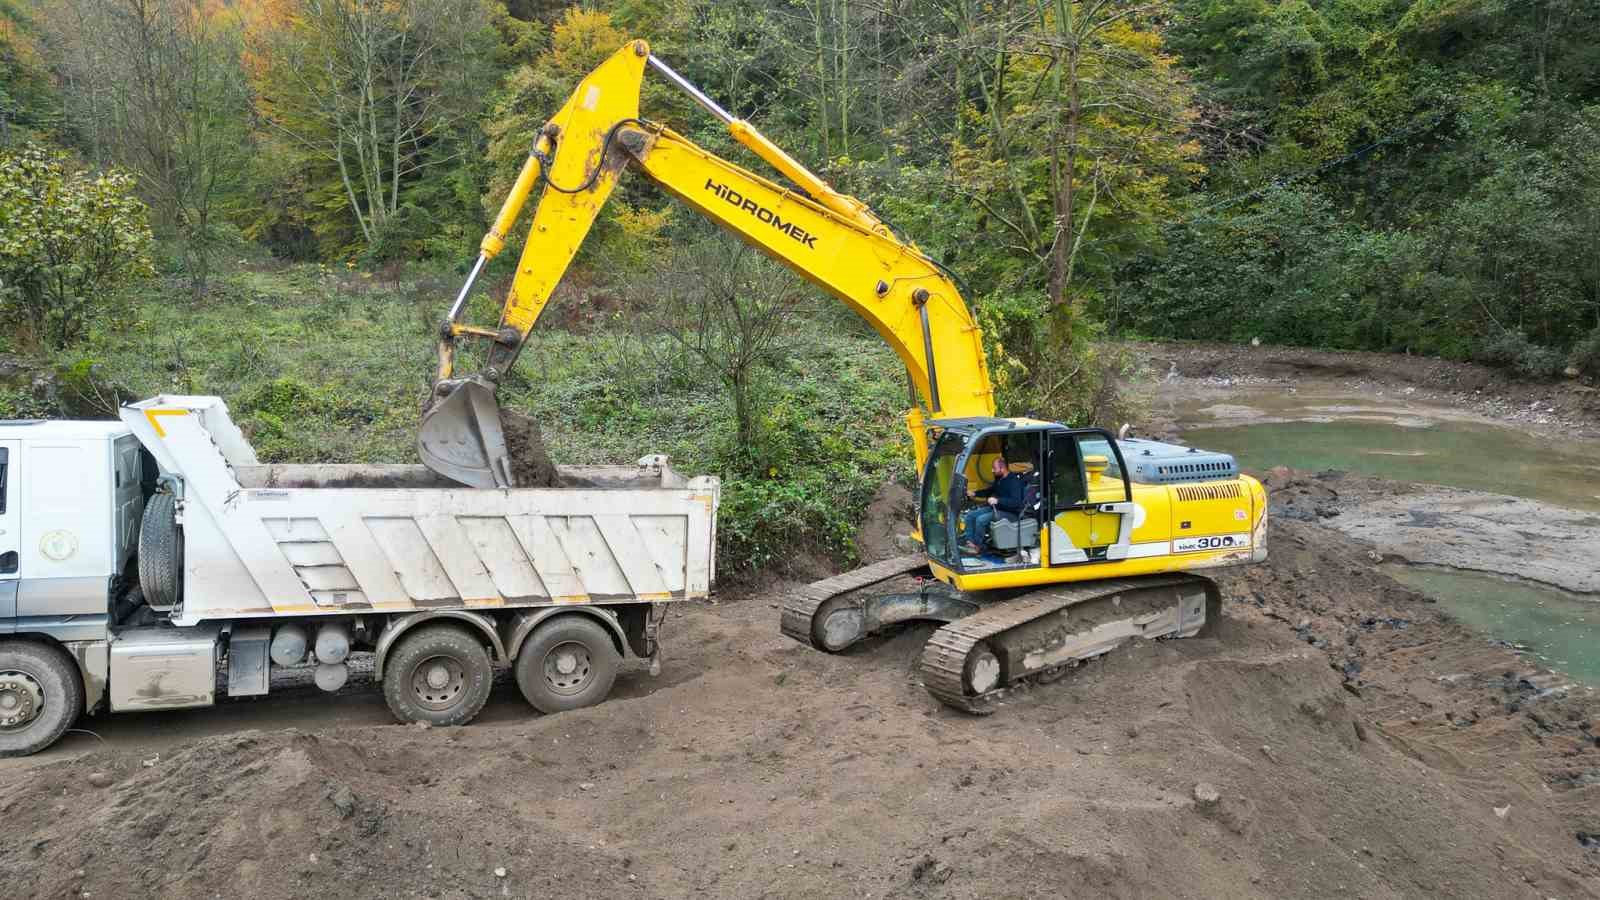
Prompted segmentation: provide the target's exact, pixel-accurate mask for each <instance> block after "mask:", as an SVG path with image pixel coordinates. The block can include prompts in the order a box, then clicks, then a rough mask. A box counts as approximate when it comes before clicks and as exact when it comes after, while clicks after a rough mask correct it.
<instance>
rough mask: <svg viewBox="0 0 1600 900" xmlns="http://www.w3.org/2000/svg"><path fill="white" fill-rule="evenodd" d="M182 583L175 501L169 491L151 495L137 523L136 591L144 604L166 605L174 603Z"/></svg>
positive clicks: (181, 543)
mask: <svg viewBox="0 0 1600 900" xmlns="http://www.w3.org/2000/svg"><path fill="white" fill-rule="evenodd" d="M182 586H183V541H182V540H181V539H180V538H179V535H178V520H177V501H176V500H175V499H174V498H173V496H172V495H171V494H155V495H154V496H152V497H151V498H150V500H149V502H147V503H146V504H145V505H144V519H143V520H142V521H141V522H140V523H139V590H140V592H141V593H143V594H144V602H145V603H146V604H147V605H149V606H157V607H162V608H166V607H171V606H176V605H177V603H178V591H179V589H180V588H181V587H182Z"/></svg>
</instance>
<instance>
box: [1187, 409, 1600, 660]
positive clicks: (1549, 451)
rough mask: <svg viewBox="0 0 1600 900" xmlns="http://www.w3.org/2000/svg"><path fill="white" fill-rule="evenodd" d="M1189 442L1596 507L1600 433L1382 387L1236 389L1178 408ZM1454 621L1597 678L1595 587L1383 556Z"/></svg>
mask: <svg viewBox="0 0 1600 900" xmlns="http://www.w3.org/2000/svg"><path fill="white" fill-rule="evenodd" d="M1177 413H1178V415H1177V420H1178V422H1179V424H1180V425H1181V426H1182V428H1183V430H1184V432H1185V437H1186V439H1187V440H1188V442H1189V443H1191V444H1194V445H1196V446H1200V447H1205V448H1206V449H1208V450H1220V451H1223V452H1227V453H1232V454H1233V455H1234V456H1235V457H1236V458H1237V459H1238V460H1239V464H1240V465H1241V466H1243V467H1244V468H1247V469H1252V470H1256V471H1263V470H1265V469H1268V468H1271V467H1273V466H1280V465H1281V466H1290V467H1292V468H1296V469H1306V470H1311V471H1320V470H1323V469H1344V470H1347V471H1352V472H1359V473H1362V474H1366V475H1372V476H1376V477H1380V478H1388V479H1392V480H1396V481H1408V482H1423V483H1429V484H1441V485H1447V486H1450V487H1459V488H1467V489H1471V490H1479V491H1489V492H1492V493H1497V494H1509V495H1512V496H1517V497H1526V498H1529V499H1533V500H1538V501H1541V502H1544V503H1550V504H1553V505H1556V506H1564V507H1568V508H1571V509H1582V510H1594V511H1600V442H1595V441H1578V440H1570V441H1563V440H1555V439H1551V438H1545V437H1538V436H1534V435H1530V434H1529V433H1527V432H1526V431H1523V430H1520V429H1518V428H1516V427H1514V426H1499V425H1493V424H1488V423H1484V422H1480V421H1473V420H1470V419H1467V418H1465V417H1463V416H1462V415H1461V414H1460V413H1458V412H1456V411H1454V410H1449V409H1444V408H1436V407H1429V406H1426V405H1420V404H1413V403H1408V402H1406V401H1405V400H1404V399H1403V397H1395V398H1391V399H1387V400H1384V399H1374V398H1370V397H1366V398H1351V397H1340V396H1326V395H1322V396H1319V395H1314V394H1291V393H1288V392H1287V391H1284V390H1277V391H1257V392H1244V393H1240V394H1238V395H1236V396H1231V397H1229V398H1228V399H1227V401H1226V402H1201V403H1196V404H1193V405H1192V406H1190V407H1189V408H1181V409H1179V410H1178V411H1177ZM1384 568H1385V570H1386V571H1387V572H1388V574H1390V575H1391V576H1392V577H1393V578H1394V579H1395V580H1396V581H1399V582H1401V583H1403V584H1406V585H1407V586H1409V587H1412V588H1414V589H1416V590H1419V591H1422V592H1423V593H1426V594H1428V595H1430V596H1432V597H1434V598H1435V599H1437V600H1438V601H1439V602H1440V603H1441V604H1442V605H1443V606H1444V607H1445V608H1446V609H1448V610H1449V611H1450V612H1451V613H1453V614H1454V615H1455V617H1456V618H1457V619H1459V620H1460V621H1461V622H1462V623H1463V624H1466V625H1468V626H1469V627H1472V628H1474V629H1477V630H1478V631H1480V632H1482V633H1484V634H1486V635H1490V636H1492V637H1495V638H1499V639H1501V640H1506V641H1510V642H1512V643H1514V644H1519V645H1522V646H1524V647H1526V648H1528V651H1529V652H1530V653H1531V654H1532V655H1533V656H1535V657H1536V658H1537V659H1538V660H1539V661H1540V662H1541V663H1543V664H1545V665H1547V666H1549V667H1551V668H1553V669H1557V670H1559V671H1562V672H1565V673H1567V674H1568V675H1570V676H1572V677H1574V678H1576V679H1579V680H1581V681H1585V682H1587V683H1589V684H1594V685H1600V597H1596V596H1594V595H1584V594H1572V593H1568V592H1566V591H1561V590H1557V589H1554V588H1548V587H1543V586H1540V585H1537V584H1532V583H1528V582H1519V581H1513V580H1508V579H1504V578H1499V577H1496V576H1493V575H1485V574H1479V573H1475V572H1462V571H1456V570H1447V569H1437V568H1431V567H1425V566H1410V565H1405V564H1402V563H1393V564H1386V565H1385V566H1384Z"/></svg>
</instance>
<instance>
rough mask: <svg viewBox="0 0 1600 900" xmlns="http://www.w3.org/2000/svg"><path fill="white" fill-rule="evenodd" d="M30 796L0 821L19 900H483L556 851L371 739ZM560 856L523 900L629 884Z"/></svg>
mask: <svg viewBox="0 0 1600 900" xmlns="http://www.w3.org/2000/svg"><path fill="white" fill-rule="evenodd" d="M392 730H393V731H400V730H401V729H399V728H398V727H397V728H395V729H392ZM437 743H438V744H439V745H444V744H446V743H447V742H446V740H445V739H443V738H441V739H440V740H439V741H438V742H437ZM518 755H519V756H520V754H518ZM522 758H523V759H526V757H522ZM31 781H32V783H31V784H28V785H27V786H26V788H25V789H23V790H16V789H15V788H13V789H12V790H9V791H8V792H7V793H8V795H9V799H8V800H7V802H6V803H5V804H4V805H3V807H0V808H3V810H4V814H5V816H6V821H7V824H8V825H9V826H10V827H12V828H14V829H16V833H18V834H25V835H27V836H28V837H27V840H25V841H14V842H9V844H8V846H7V847H6V848H5V849H4V850H0V876H3V877H4V880H5V882H6V883H7V884H9V885H11V889H9V890H8V891H7V895H8V896H11V897H17V898H22V897H40V896H60V895H61V893H62V890H61V888H62V887H70V890H71V893H73V894H75V895H76V894H81V895H83V896H97V897H144V896H202V895H204V896H211V895H215V894H217V893H219V892H220V893H221V894H222V895H232V896H249V897H262V898H280V897H281V898H293V897H306V896H318V895H321V894H322V893H323V892H324V891H329V892H330V893H331V892H337V893H347V892H348V891H350V890H351V889H354V891H355V893H354V895H353V896H377V895H403V896H423V895H426V896H438V895H439V892H441V891H443V892H444V893H446V894H449V895H453V896H461V895H466V896H490V895H493V894H495V893H497V892H498V891H499V889H500V882H501V881H502V879H501V878H499V877H497V876H496V874H495V870H496V869H497V868H506V867H509V866H511V865H512V863H511V862H510V861H511V860H512V859H516V858H522V859H527V858H529V857H530V856H531V854H533V853H534V852H536V850H539V849H543V850H548V849H549V848H551V847H555V846H560V844H561V843H562V841H561V836H560V835H555V834H551V833H549V831H548V829H546V828H544V827H542V826H540V825H539V824H537V823H532V822H527V823H522V824H520V825H519V827H518V828H516V829H515V830H514V831H498V830H495V829H484V828H482V824H483V822H484V821H485V816H489V817H493V816H494V813H495V811H496V807H498V806H500V805H501V804H500V803H499V802H498V801H497V800H496V799H495V797H493V796H492V795H491V792H489V791H481V792H480V791H473V792H470V794H469V793H468V792H464V791H461V790H450V791H446V790H443V789H441V788H440V787H439V781H440V775H439V774H438V773H437V771H436V770H435V765H434V763H433V762H430V760H429V759H428V749H427V747H426V745H425V744H424V745H423V746H419V745H417V744H415V743H412V742H408V741H396V740H393V739H385V738H384V737H383V736H382V733H381V731H378V732H375V731H373V730H370V729H368V730H352V731H351V732H349V734H348V736H347V737H333V736H319V735H314V734H300V733H297V732H295V731H294V730H293V729H290V730H288V731H281V732H275V733H261V732H245V733H242V734H237V735H231V736H226V737H219V738H211V739H207V740H203V741H198V742H195V743H193V744H190V745H188V746H185V747H183V748H181V749H177V750H175V751H173V752H170V753H166V754H158V755H154V756H151V757H149V758H147V759H146V760H143V761H141V760H139V759H137V758H123V757H117V756H114V755H112V754H98V755H96V756H94V757H90V758H88V759H85V760H84V761H83V762H82V763H81V764H80V765H78V766H76V767H63V766H58V767H52V768H48V769H45V770H43V771H40V772H38V773H37V774H36V775H35V776H34V778H33V779H31ZM554 855H555V856H556V857H557V858H555V859H551V860H546V861H542V862H541V864H540V866H539V867H538V868H537V869H535V868H533V867H528V868H525V869H522V870H520V871H518V872H517V882H516V883H517V884H518V886H519V887H518V892H519V895H522V894H528V893H533V894H545V893H546V891H547V890H554V889H556V888H557V887H558V886H559V884H560V883H561V882H562V881H563V879H564V878H568V877H576V876H577V873H579V872H581V873H582V875H583V877H586V878H588V877H594V876H595V875H598V874H600V873H604V872H606V871H607V870H608V869H611V870H613V871H612V872H611V873H610V874H611V875H612V876H613V877H614V878H615V879H616V880H621V879H622V878H623V877H624V873H622V872H621V871H620V870H621V868H622V867H621V866H620V865H618V863H617V861H616V860H607V859H601V858H596V857H595V856H592V855H590V854H586V853H585V852H584V851H583V850H582V849H581V848H571V847H567V848H564V849H563V852H562V853H559V854H554ZM40 872H51V873H54V877H52V878H49V879H44V880H43V881H41V880H39V879H37V878H36V877H33V876H36V875H37V874H38V873H40ZM339 885H343V888H342V889H338V890H336V889H337V888H338V886H339ZM538 888H543V889H545V890H539V889H538Z"/></svg>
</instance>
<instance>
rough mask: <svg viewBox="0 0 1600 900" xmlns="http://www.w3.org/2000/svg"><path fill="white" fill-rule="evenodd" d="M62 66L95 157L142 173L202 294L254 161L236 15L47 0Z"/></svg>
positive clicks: (219, 9)
mask: <svg viewBox="0 0 1600 900" xmlns="http://www.w3.org/2000/svg"><path fill="white" fill-rule="evenodd" d="M45 10H46V14H47V15H46V21H47V22H48V23H49V26H50V40H51V42H52V43H53V45H54V46H55V48H56V55H57V61H56V65H55V68H56V72H57V76H58V78H60V79H61V81H62V82H63V84H64V85H65V87H66V88H67V90H66V91H65V93H66V96H67V97H68V100H69V109H70V114H71V119H72V121H73V123H74V124H75V126H76V127H77V129H78V132H79V134H80V136H81V137H83V138H84V143H86V144H87V149H88V150H89V152H90V156H91V158H92V159H94V160H95V161H96V162H97V163H102V164H106V163H114V164H116V165H119V166H121V167H123V168H125V169H127V170H129V171H131V172H133V173H134V174H135V175H136V176H138V185H139V193H140V196H142V197H143V198H144V200H145V201H146V203H147V204H148V205H149V206H150V210H151V213H152V218H153V220H154V225H155V227H156V231H157V233H158V234H159V235H160V236H161V237H162V238H163V239H165V240H169V241H171V245H172V246H173V247H174V248H175V249H176V251H177V253H178V255H179V257H180V259H181V260H182V263H183V269H184V271H185V272H186V273H187V274H188V276H189V282H190V287H191V289H192V290H193V291H194V293H195V294H196V295H199V294H200V293H203V292H204V290H205V287H206V283H207V281H208V279H209V277H210V272H211V266H212V259H213V257H214V256H215V254H216V250H217V246H218V244H219V243H220V242H221V229H220V227H219V225H220V220H221V219H222V215H221V214H220V212H219V209H220V207H221V205H222V203H223V201H224V199H225V198H226V197H227V196H229V195H230V194H232V193H234V192H235V191H237V189H238V187H239V185H240V183H241V181H242V179H243V176H244V173H245V169H246V167H247V165H248V164H249V160H250V144H251V141H250V99H249V90H248V85H247V84H246V82H245V78H244V72H243V69H242V68H241V65H240V52H241V46H240V30H239V22H238V19H237V16H236V15H235V13H234V12H233V11H232V10H231V9H230V8H229V7H226V6H223V5H221V4H220V3H217V2H215V0H50V4H49V5H48V6H46V7H45Z"/></svg>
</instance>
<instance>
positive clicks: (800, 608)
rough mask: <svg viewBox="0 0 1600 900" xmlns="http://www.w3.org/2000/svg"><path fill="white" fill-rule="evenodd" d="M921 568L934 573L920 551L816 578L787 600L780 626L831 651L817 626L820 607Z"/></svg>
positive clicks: (799, 639) (819, 648) (810, 642)
mask: <svg viewBox="0 0 1600 900" xmlns="http://www.w3.org/2000/svg"><path fill="white" fill-rule="evenodd" d="M918 569H921V570H923V571H924V572H927V574H929V575H930V576H931V575H932V572H931V571H928V558H927V557H926V556H924V555H923V554H921V553H912V554H908V555H906V556H895V557H891V558H889V559H886V560H883V561H882V562H876V563H873V564H872V565H870V566H862V567H861V568H859V569H854V570H852V571H849V572H844V573H842V574H839V575H835V576H833V577H831V578H824V579H822V580H821V581H813V582H812V583H810V584H808V585H806V586H805V587H803V588H800V589H799V590H798V591H796V592H795V593H794V594H793V595H791V596H790V597H789V598H788V599H787V600H785V601H784V604H783V618H782V620H781V621H780V624H779V627H780V628H781V629H782V630H783V633H784V634H786V635H788V636H789V637H792V638H794V639H795V640H797V641H799V642H801V643H803V644H808V645H810V646H812V647H815V648H816V649H818V650H822V651H824V652H832V650H831V649H830V648H829V647H827V646H826V645H825V644H823V643H822V640H821V638H820V636H819V635H818V634H817V633H816V629H815V626H814V622H815V617H816V614H817V610H819V609H821V608H822V605H823V604H824V603H827V602H828V601H829V600H832V599H834V598H836V597H842V596H844V595H845V594H848V593H851V592H852V591H859V590H861V589H862V588H868V587H871V586H873V585H875V584H879V583H881V582H884V581H888V580H889V579H891V578H898V577H900V576H901V575H909V574H912V573H915V572H916V571H917V570H918Z"/></svg>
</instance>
